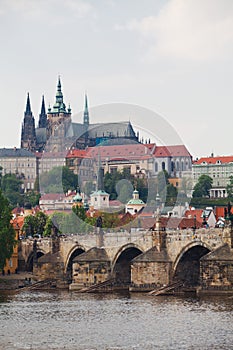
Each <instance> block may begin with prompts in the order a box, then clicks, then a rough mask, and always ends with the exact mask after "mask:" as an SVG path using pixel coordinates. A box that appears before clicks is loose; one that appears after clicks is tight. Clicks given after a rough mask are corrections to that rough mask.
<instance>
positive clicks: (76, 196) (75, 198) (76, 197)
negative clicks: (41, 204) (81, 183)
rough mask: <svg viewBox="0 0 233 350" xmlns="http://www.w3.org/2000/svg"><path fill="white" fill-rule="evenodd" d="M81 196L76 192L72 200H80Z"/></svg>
mask: <svg viewBox="0 0 233 350" xmlns="http://www.w3.org/2000/svg"><path fill="white" fill-rule="evenodd" d="M82 200H83V199H82V197H81V196H80V194H79V193H77V194H76V195H75V196H74V198H73V202H79V203H80V202H82Z"/></svg>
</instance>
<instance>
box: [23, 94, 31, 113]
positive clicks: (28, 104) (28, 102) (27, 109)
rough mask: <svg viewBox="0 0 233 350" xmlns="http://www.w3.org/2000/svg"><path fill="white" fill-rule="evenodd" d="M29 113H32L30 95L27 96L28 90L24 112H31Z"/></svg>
mask: <svg viewBox="0 0 233 350" xmlns="http://www.w3.org/2000/svg"><path fill="white" fill-rule="evenodd" d="M31 113H32V111H31V104H30V97H29V92H28V94H27V104H26V111H25V114H31Z"/></svg>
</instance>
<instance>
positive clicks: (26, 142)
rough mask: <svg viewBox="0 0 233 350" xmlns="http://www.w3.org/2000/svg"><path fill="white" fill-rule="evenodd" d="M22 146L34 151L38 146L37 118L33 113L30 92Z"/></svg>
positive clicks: (23, 127) (25, 113)
mask: <svg viewBox="0 0 233 350" xmlns="http://www.w3.org/2000/svg"><path fill="white" fill-rule="evenodd" d="M21 148H25V149H28V150H30V151H34V150H35V148H36V129H35V119H34V117H33V115H32V111H31V104H30V97H29V93H28V95H27V103H26V111H25V112H24V120H23V125H22V132H21Z"/></svg>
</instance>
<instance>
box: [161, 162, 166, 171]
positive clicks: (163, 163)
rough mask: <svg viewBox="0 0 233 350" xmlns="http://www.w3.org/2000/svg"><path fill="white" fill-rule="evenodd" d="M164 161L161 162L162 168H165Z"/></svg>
mask: <svg viewBox="0 0 233 350" xmlns="http://www.w3.org/2000/svg"><path fill="white" fill-rule="evenodd" d="M165 168H166V167H165V162H162V170H165Z"/></svg>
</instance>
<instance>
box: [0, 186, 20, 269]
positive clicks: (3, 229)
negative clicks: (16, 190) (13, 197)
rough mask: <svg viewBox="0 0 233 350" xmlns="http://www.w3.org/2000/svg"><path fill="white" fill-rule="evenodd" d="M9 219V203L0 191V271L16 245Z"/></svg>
mask: <svg viewBox="0 0 233 350" xmlns="http://www.w3.org/2000/svg"><path fill="white" fill-rule="evenodd" d="M11 218H12V217H11V210H10V208H9V202H8V200H7V199H6V198H5V197H4V196H3V194H2V191H1V190H0V270H2V269H3V268H4V266H5V263H6V259H10V257H11V255H12V253H13V248H14V245H15V244H16V241H15V230H14V228H13V226H12V224H11Z"/></svg>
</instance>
